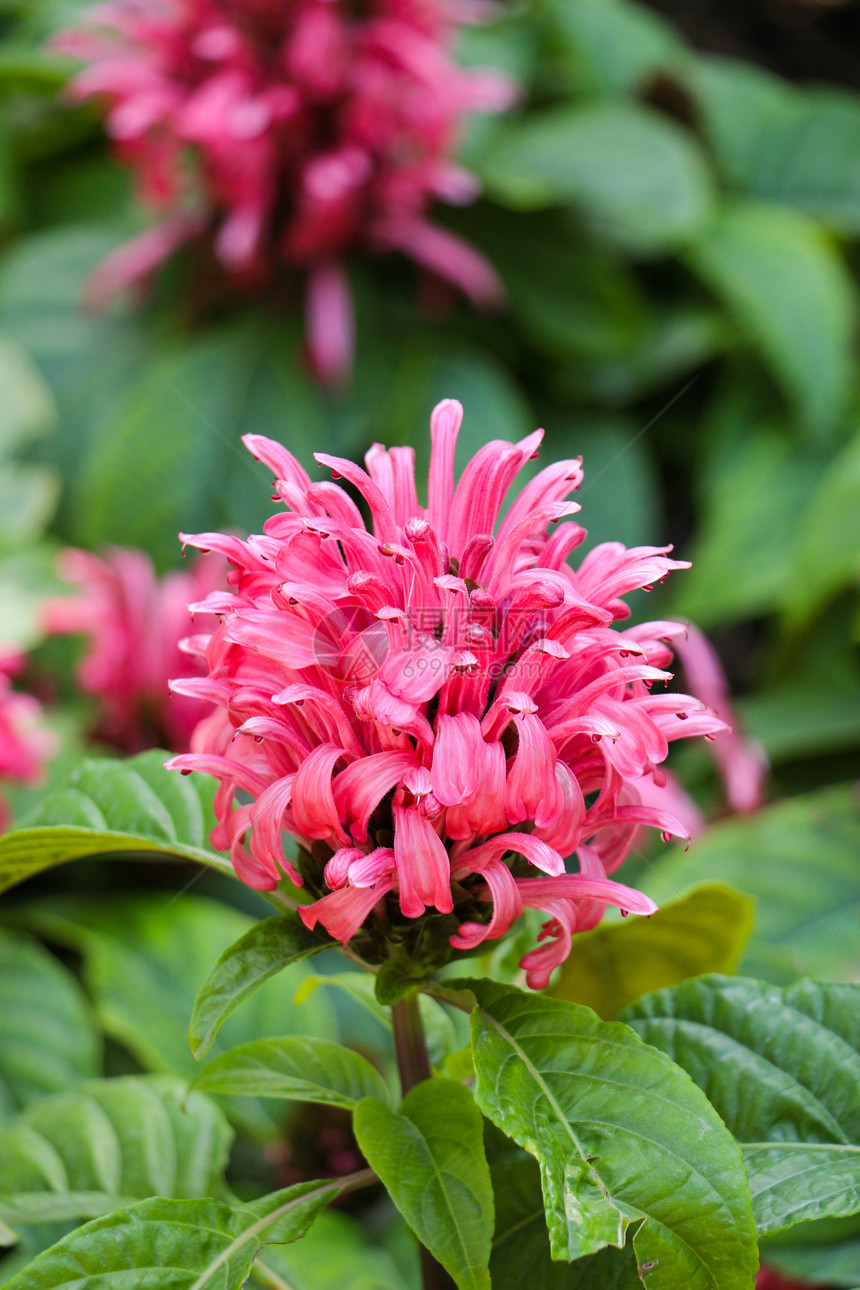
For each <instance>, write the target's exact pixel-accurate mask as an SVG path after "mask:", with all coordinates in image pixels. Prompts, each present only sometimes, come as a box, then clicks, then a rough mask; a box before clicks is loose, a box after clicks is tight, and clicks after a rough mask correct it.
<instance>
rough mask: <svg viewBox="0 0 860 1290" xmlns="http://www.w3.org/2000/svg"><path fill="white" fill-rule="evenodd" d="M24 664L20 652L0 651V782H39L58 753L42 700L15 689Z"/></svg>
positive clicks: (2, 813)
mask: <svg viewBox="0 0 860 1290" xmlns="http://www.w3.org/2000/svg"><path fill="white" fill-rule="evenodd" d="M22 665H23V658H22V657H21V655H20V654H16V653H5V652H4V653H0V783H2V782H4V781H6V780H16V781H17V782H18V783H21V784H38V783H39V781H40V780H41V779H42V777H43V775H44V769H45V762H46V761H47V760H48V758H49V757H52V756H53V754H54V753H55V752H56V739H55V737H54V735H53V733H52V732H51V731H50V730H47V729H45V727H44V726H42V725H41V716H42V705H41V704H40V703H39V701H38V700H37V699H35V698H33V696H32V695H30V694H21V693H19V692H18V691H16V690H13V689H12V678H13V677H14V676H15V675H16V674H17V673H18V672H19V671H20V669H21V667H22ZM8 823H9V813H8V810H7V808H6V805H5V803H4V802H3V801H2V799H0V832H2V830H3V829H5V828H6V827H7V826H8Z"/></svg>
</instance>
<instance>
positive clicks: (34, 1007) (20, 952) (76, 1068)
mask: <svg viewBox="0 0 860 1290" xmlns="http://www.w3.org/2000/svg"><path fill="white" fill-rule="evenodd" d="M100 1059H101V1041H100V1039H99V1036H98V1033H97V1030H96V1027H95V1018H94V1017H93V1013H92V1009H91V1008H90V1006H89V1004H88V1002H87V1000H86V997H85V995H84V992H83V990H82V989H81V987H80V986H79V984H78V982H77V980H76V979H75V977H74V976H72V974H71V972H69V971H68V969H67V968H65V967H63V965H62V964H61V963H60V962H58V960H57V959H55V958H54V957H53V955H51V954H49V953H48V952H47V951H46V950H44V949H42V947H41V946H40V945H37V944H36V942H35V941H31V940H30V939H29V937H24V936H19V935H12V934H11V933H9V932H5V931H0V1122H3V1121H5V1120H7V1119H8V1118H9V1117H10V1116H11V1115H12V1114H14V1111H15V1109H16V1108H19V1107H24V1106H27V1105H28V1104H29V1103H30V1102H32V1101H34V1100H35V1099H36V1098H39V1097H42V1096H44V1095H45V1094H47V1093H56V1092H59V1091H61V1090H64V1089H68V1088H72V1087H74V1086H75V1085H76V1084H79V1083H80V1082H81V1081H82V1080H85V1079H88V1078H90V1077H91V1076H93V1075H95V1074H97V1073H98V1070H99V1064H100Z"/></svg>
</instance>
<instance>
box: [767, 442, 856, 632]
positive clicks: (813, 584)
mask: <svg viewBox="0 0 860 1290" xmlns="http://www.w3.org/2000/svg"><path fill="white" fill-rule="evenodd" d="M845 586H855V587H857V586H860V435H855V437H854V438H853V439H852V440H851V441H850V443H848V444H847V445H846V446H845V448H843V450H842V451H841V452H840V453H839V454H838V456H836V458H835V459H834V460H833V461H832V462H831V464H830V466H829V468H828V470H827V473H826V474H825V476H824V478H823V479H822V480H821V482H820V483H819V485H818V487H817V488H816V490H815V492H814V493H813V495H812V497H811V499H810V501H809V504H808V506H807V507H806V508H805V510H804V511H803V514H802V515H801V517H800V523H799V533H798V540H797V547H796V550H795V554H794V560H793V561H792V566H791V578H790V579H789V581H788V584H787V586H786V588H785V593H784V602H785V606H786V609H787V611H788V617H789V621H790V623H791V625H792V626H793V627H797V626H798V625H799V624H802V623H804V622H806V621H808V620H809V619H810V618H811V617H813V616H814V615H815V613H816V612H817V611H820V609H821V608H822V607H823V606H824V604H826V602H827V601H828V599H830V597H831V596H833V595H835V594H836V593H837V592H838V591H841V590H842V589H843V588H844V587H845Z"/></svg>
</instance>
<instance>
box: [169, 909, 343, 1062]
mask: <svg viewBox="0 0 860 1290" xmlns="http://www.w3.org/2000/svg"><path fill="white" fill-rule="evenodd" d="M326 944H327V942H326V941H324V940H321V939H320V938H319V937H318V936H315V935H314V934H313V933H312V932H309V931H308V929H307V928H306V927H305V925H304V923H303V922H302V920H301V919H300V918H299V916H298V914H294V913H288V914H278V915H277V916H276V917H274V918H264V919H263V920H262V921H261V922H259V923H255V924H254V926H253V927H252V928H251V929H250V930H249V931H247V932H246V933H245V935H244V936H240V937H239V940H238V941H236V943H235V945H231V946H230V948H229V949H226V950H225V951H224V953H223V954H222V955H221V956H220V958H219V959H218V960H217V962H216V963H215V966H214V967H213V968H212V971H211V972H210V973H209V975H208V977H207V978H206V980H205V981H204V982H203V986H202V989H201V990H200V993H199V994H198V996H197V998H196V999H195V1000H194V1011H193V1012H192V1014H191V1028H190V1037H191V1048H192V1051H193V1053H194V1056H195V1057H202V1056H203V1055H204V1054H205V1053H207V1052H208V1051H209V1049H210V1048H211V1047H212V1041H213V1040H214V1038H215V1036H216V1035H217V1033H218V1031H219V1030H220V1029H221V1026H222V1024H223V1023H224V1022H225V1021H226V1019H227V1018H228V1017H229V1016H230V1014H231V1012H233V1011H234V1010H235V1009H236V1008H238V1006H239V1004H240V1003H242V1002H243V1000H245V999H248V998H250V996H251V995H252V994H255V993H256V991H257V990H259V988H260V986H261V985H262V984H263V983H264V982H265V981H268V980H269V978H270V977H273V976H275V974H276V973H278V972H281V971H283V969H284V968H285V967H289V965H290V964H291V963H295V962H296V961H297V960H298V959H303V958H306V957H307V956H308V955H310V954H318V953H319V951H320V950H322V949H325V947H326Z"/></svg>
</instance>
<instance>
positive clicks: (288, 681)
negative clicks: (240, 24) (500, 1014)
mask: <svg viewBox="0 0 860 1290" xmlns="http://www.w3.org/2000/svg"><path fill="white" fill-rule="evenodd" d="M461 419H462V408H461V407H460V405H459V403H457V402H455V401H454V400H451V399H449V400H446V401H445V402H444V403H441V404H440V405H439V406H438V407H437V408H436V410H435V411H434V413H433V416H432V419H431V436H432V454H431V463H430V477H429V489H428V498H427V505H426V506H424V505H421V504H420V503H419V502H418V500H417V495H416V485H415V477H414V460H413V452H412V449H411V448H392V449H391V450H390V451H387V450H386V449H385V448H383V447H382V446H381V445H380V444H375V445H374V446H373V447H372V448H371V449H370V451H369V452H368V454H367V457H366V462H367V471H366V472H365V471H364V470H362V469H361V468H360V467H359V466H357V465H354V464H353V463H352V462H349V461H345V460H343V459H341V458H338V457H332V456H329V455H328V454H327V453H318V454H317V461H318V462H319V464H320V465H323V466H328V467H329V468H330V470H331V471H332V472H333V474H334V476H335V478H336V479H337V478H339V479H342V480H344V481H345V482H346V484H347V485H349V491H347V489H346V488H345V487H338V486H337V485H336V484H334V483H331V482H324V481H320V482H311V479H310V477H309V476H308V475H307V474H306V472H305V471H304V469H303V468H302V467H301V465H300V464H299V463H298V461H296V459H295V458H294V457H293V456H292V455H291V454H290V453H289V452H287V450H286V449H285V448H282V447H281V446H280V445H279V444H276V443H273V442H271V441H270V440H268V439H263V438H261V437H259V436H256V435H248V436H247V437H246V439H245V443H246V444H247V446H248V448H249V449H250V451H251V452H252V453H253V455H254V456H255V457H256V458H257V459H258V460H259V461H261V462H263V463H264V464H266V465H267V466H268V467H269V468H270V469H271V470H272V471H273V473H274V475H275V477H276V484H275V489H276V493H277V496H278V497H279V498H280V499H281V501H282V502H283V503H284V506H285V510H284V512H282V513H279V514H277V515H274V516H273V517H272V518H271V519H269V520H268V521H267V523H266V525H265V531H264V533H263V534H262V535H259V536H255V537H251V538H249V539H248V541H247V542H240V541H238V540H237V539H236V538H233V537H222V536H221V535H219V534H217V533H204V534H199V535H197V536H196V537H184V538H183V540H184V541H186V542H189V543H191V544H192V545H194V546H198V547H201V548H204V549H212V550H216V551H220V552H221V553H222V554H223V555H225V556H226V557H227V559H228V560H229V561H230V562H231V564H232V565H233V566H234V569H233V571H232V572H231V574H230V579H229V580H230V582H231V584H232V586H233V588H234V595H233V597H232V600H231V601H230V603H225V598H224V597H223V595H219V596H216V597H215V598H213V599H212V600H210V602H209V605H210V608H211V609H212V610H213V611H214V612H216V613H218V614H220V615H221V618H222V622H221V625H220V626H219V627H218V629H217V630H216V631H215V632H213V634H212V636H211V637H210V639H209V641H208V644H207V647H206V657H207V662H208V668H209V674H208V676H207V677H206V678H201V679H200V680H190V681H185V682H183V684H182V691H183V693H186V694H195V693H196V694H200V695H201V696H202V697H206V698H215V700H216V703H217V704H218V706H217V708H216V712H215V714H214V715H213V716H212V717H211V718H209V719H208V720H207V721H206V722H205V723H204V724H203V725H202V726H201V727H199V728H198V730H197V731H196V733H195V735H194V738H193V740H192V752H191V753H190V754H187V755H184V756H180V757H176V758H174V759H173V760H172V761H171V762H170V763H168V764H169V765H170V766H172V767H175V768H177V769H180V770H182V771H186V772H187V771H191V770H202V771H205V772H207V773H209V774H212V775H215V776H216V777H217V778H218V779H219V780H220V784H221V787H220V789H219V791H218V795H217V811H218V818H219V824H218V827H217V828H216V830H215V832H214V834H213V842H214V844H215V845H216V846H217V847H219V848H225V849H227V848H229V850H230V855H231V858H232V860H233V864H234V866H235V868H236V872H237V873H238V875H239V877H240V878H242V879H243V880H244V881H245V882H247V883H248V884H250V885H251V886H253V887H257V888H260V889H262V890H266V889H271V888H274V887H275V886H277V885H278V883H279V882H280V881H281V878H282V875H283V874H286V875H287V876H288V877H289V878H290V879H291V880H292V881H293V882H294V883H295V884H297V885H299V886H301V885H306V886H307V887H308V888H309V889H310V892H311V894H312V896H313V897H315V898H316V899H315V903H313V904H309V905H303V906H302V907H301V909H300V913H301V917H302V918H303V919H304V921H305V923H306V924H307V925H308V926H309V927H313V926H315V925H316V924H317V923H320V924H322V926H323V927H325V928H326V929H327V930H328V932H329V933H330V934H331V935H332V936H333V937H335V938H336V939H337V940H340V941H343V942H346V941H349V940H352V939H353V938H359V940H358V948H359V950H360V952H362V953H365V954H366V955H370V956H372V955H374V954H376V955H379V954H380V953H382V951H381V950H380V949H379V946H380V943H383V944H384V942H385V938H386V937H387V938H388V939H389V940H390V941H393V942H400V943H406V945H407V947H409V948H410V950H414V947H415V935H416V934H417V933H418V932H419V930H420V929H421V927H422V926H423V923H424V922H426V919H424V917H423V916H424V915H425V914H426V915H428V916H430V915H432V929H438V930H435V931H434V930H431V932H430V933H428V934H426V935H424V940H423V942H422V950H421V952H422V954H426V953H428V952H429V951H428V949H427V946H428V944H431V945H433V944H435V951H434V952H436V953H437V954H438V956H439V959H438V961H443V960H444V958H445V957H450V955H451V947H453V949H455V950H465V951H469V950H472V949H474V948H475V946H477V945H479V944H481V943H482V942H483V941H485V940H488V939H494V938H496V937H500V936H503V935H504V934H505V933H506V932H507V931H508V929H509V928H510V926H511V923H512V922H513V921H514V920H515V919H516V918H518V917H519V915H520V914H521V913H522V912H523V909H524V908H526V907H527V908H534V909H540V910H543V911H544V912H545V913H546V914H547V915H548V918H549V921H548V922H547V923H546V924H545V926H544V930H543V933H542V936H541V945H540V946H539V947H538V948H537V949H535V950H533V951H531V952H530V953H529V954H527V955H526V957H525V959H524V960H523V966H524V967H525V968H526V971H527V974H528V980H529V983H530V984H531V985H532V986H535V987H541V986H544V985H546V984H547V982H548V980H549V978H550V974H551V973H552V971H553V969H554V968H555V967H556V966H557V965H558V964H559V963H560V962H562V961H563V959H564V958H565V957H566V955H567V953H568V952H569V948H570V941H571V936H572V935H573V934H574V933H575V932H579V931H582V930H584V929H586V928H589V927H593V926H594V925H595V924H596V923H598V922H599V921H600V919H601V917H602V915H603V912H604V910H605V909H606V907H607V905H614V906H616V907H618V908H620V909H621V910H622V911H624V912H633V913H639V914H649V913H652V912H653V910H654V908H655V906H654V904H653V903H652V902H651V901H650V900H649V899H648V898H647V897H645V896H643V895H640V894H639V893H638V892H636V891H633V890H631V889H630V888H629V887H625V886H622V885H621V884H620V883H618V882H615V881H614V880H613V879H612V878H611V877H610V876H609V875H610V874H611V873H613V872H614V870H616V869H617V868H618V866H619V865H620V864H621V862H622V861H623V860H624V858H625V856H626V855H627V853H628V851H629V850H630V848H631V846H633V845H634V841H635V838H636V835H637V833H638V831H639V830H640V828H642V826H651V827H653V828H656V829H659V830H660V832H661V833H662V834H663V835H664V837H666V838H668V837H669V836H670V835H675V836H678V837H682V838H685V837H687V830H686V828H685V827H684V825H683V824H682V823H681V821H680V820H678V819H677V818H676V817H675V816H674V815H673V814H672V812H671V811H670V810H669V809H667V807H666V804H665V802H664V803H662V804H658V805H652V803H651V795H652V792H653V788H654V784H655V782H656V783H658V784H659V783H662V782H663V778H664V777H663V773H662V771H661V770H660V769H659V766H660V763H661V762H662V761H663V760H664V758H665V757H666V755H667V752H668V749H669V744H670V743H671V742H672V741H673V740H675V739H679V738H683V737H685V736H687V735H693V734H696V735H708V736H710V735H713V734H715V733H717V732H719V731H720V730H722V729H724V726H723V723H722V722H721V721H720V720H719V718H717V717H716V716H715V715H714V714H713V713H712V712H710V711H708V710H707V709H706V708H705V707H704V706H703V704H702V703H700V702H699V701H698V700H696V699H692V698H689V697H688V696H686V695H679V694H669V693H666V692H664V690H663V689H662V686H661V687H660V689H659V692H658V691H656V690H654V689H652V687H654V685H655V683H662V682H664V681H667V680H669V679H670V678H671V673H670V672H668V671H667V670H666V668H667V665H668V664H669V662H670V661H671V651H670V649H669V646H668V644H667V640H668V639H669V638H671V637H672V636H673V635H674V634H676V633H677V632H678V631H683V627H682V626H679V625H678V624H674V623H651V624H645V625H644V626H642V625H640V626H637V627H626V628H625V626H624V620H625V619H626V618H627V616H628V609H627V607H626V605H625V603H624V600H623V596H624V594H625V593H626V592H628V591H630V590H631V589H633V588H634V587H642V586H650V585H651V584H652V583H654V582H656V581H658V580H661V579H663V578H664V577H665V576H666V574H667V573H669V572H670V570H672V569H677V568H684V567H686V566H685V565H684V564H683V563H682V562H680V561H677V560H672V559H670V558H669V555H668V548H662V549H660V548H654V547H639V548H636V549H633V550H627V549H625V548H624V547H623V546H621V545H620V544H619V543H606V544H604V545H602V546H598V547H596V548H595V549H594V550H593V551H591V552H590V553H589V554H588V555H587V556H586V557H585V559H583V560H582V561H581V563H580V564H579V567H578V568H577V569H574V568H572V567H571V566H570V565H569V564H568V563H567V559H568V556H569V555H570V554H571V552H572V551H574V550H575V548H576V547H577V546H579V544H580V543H581V542H582V540H583V538H584V537H585V530H584V529H583V528H581V527H580V525H579V524H578V523H576V522H575V521H573V520H571V519H570V517H571V516H572V515H573V514H574V513H575V512H577V511H578V510H579V506H577V505H576V504H575V503H572V502H570V501H568V500H567V499H568V497H569V494H570V493H572V492H575V490H576V489H577V488H578V487H579V485H580V483H581V481H582V477H583V474H582V466H581V462H580V460H579V459H576V460H573V461H563V462H559V463H556V464H554V465H550V466H547V467H546V468H545V469H544V470H543V471H541V472H540V473H539V474H538V475H537V476H536V477H535V478H534V479H533V480H532V481H531V482H530V483H528V484H527V485H526V486H525V487H524V488H523V490H522V492H520V494H519V496H518V497H516V499H515V500H514V501H513V503H512V504H511V506H510V507H509V508H508V510H507V512H506V513H505V514H501V507H502V502H503V499H504V498H505V495H506V494H507V492H508V488H509V486H510V485H511V483H512V481H513V480H514V478H515V476H516V475H517V473H518V472H519V471H520V469H521V468H522V467H523V466H524V465H525V463H526V462H527V461H528V460H529V459H530V458H532V457H534V456H536V455H537V450H538V447H539V445H540V443H541V439H542V434H543V432H542V431H537V432H536V433H535V434H533V435H530V436H529V437H528V438H526V439H524V440H523V441H522V442H521V443H517V444H513V443H505V442H502V441H499V440H496V441H494V442H492V443H488V444H486V445H485V446H484V447H483V448H481V449H480V451H479V452H478V453H477V454H476V456H475V457H474V458H473V459H472V461H471V462H470V463H469V464H468V466H467V467H466V469H465V471H464V473H463V475H462V476H461V478H460V480H459V483H457V484H456V487H455V480H454V449H455V444H456V440H457V435H458V431H459V428H460V422H461ZM355 495H360V496H361V498H362V499H363V502H364V504H365V506H366V507H367V510H368V512H369V514H370V516H371V525H370V528H368V527H367V526H366V525H365V522H364V519H363V517H362V512H361V511H360V510H359V507H358V506H357V505H356V502H355V500H354V496H355ZM556 525H557V526H558V527H556ZM548 529H549V530H552V531H551V532H548ZM237 792H239V793H241V794H242V799H241V801H240V800H238V799H237V798H236V794H237ZM285 832H286V833H288V834H291V835H292V836H293V837H294V838H295V839H297V841H298V843H299V846H300V852H299V861H298V868H297V867H296V866H295V865H294V864H293V862H292V861H291V860H288V859H287V858H286V857H285V855H284V852H283V849H282V840H283V834H284V833H285ZM566 858H570V859H571V863H570V865H569V866H568V867H566V866H565V859H566ZM434 936H435V937H436V941H435V942H434V939H433V938H434ZM410 938H411V939H410Z"/></svg>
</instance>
